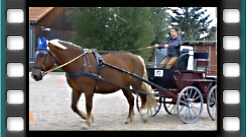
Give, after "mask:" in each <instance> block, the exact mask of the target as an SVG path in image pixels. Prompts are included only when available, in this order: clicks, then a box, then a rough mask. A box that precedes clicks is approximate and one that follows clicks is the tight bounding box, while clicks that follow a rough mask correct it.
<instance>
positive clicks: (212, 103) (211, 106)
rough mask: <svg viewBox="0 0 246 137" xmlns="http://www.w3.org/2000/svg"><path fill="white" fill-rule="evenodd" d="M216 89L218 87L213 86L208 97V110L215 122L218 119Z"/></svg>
mask: <svg viewBox="0 0 246 137" xmlns="http://www.w3.org/2000/svg"><path fill="white" fill-rule="evenodd" d="M216 89H217V85H215V86H213V87H212V88H211V89H210V90H209V93H208V96H207V110H208V114H209V116H210V118H211V119H212V120H213V121H214V120H215V119H216Z"/></svg>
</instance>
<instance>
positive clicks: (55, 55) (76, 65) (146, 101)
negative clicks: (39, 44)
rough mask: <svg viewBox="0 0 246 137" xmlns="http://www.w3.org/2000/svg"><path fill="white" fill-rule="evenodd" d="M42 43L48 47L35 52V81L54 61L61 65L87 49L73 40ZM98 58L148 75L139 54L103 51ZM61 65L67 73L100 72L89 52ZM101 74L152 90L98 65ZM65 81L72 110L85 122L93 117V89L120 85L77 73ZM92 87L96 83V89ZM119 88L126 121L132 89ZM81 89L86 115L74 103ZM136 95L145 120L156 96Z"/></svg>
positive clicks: (105, 89) (113, 88)
mask: <svg viewBox="0 0 246 137" xmlns="http://www.w3.org/2000/svg"><path fill="white" fill-rule="evenodd" d="M43 43H45V44H46V43H47V45H48V47H47V46H46V47H47V49H45V50H47V52H40V53H38V54H36V58H35V64H34V68H33V70H32V74H31V75H32V77H33V78H34V79H35V80H36V81H39V80H41V79H42V77H43V72H44V71H47V70H49V69H51V68H52V67H53V66H54V64H57V65H62V64H64V63H66V62H69V61H71V60H73V59H74V58H75V57H77V56H79V55H81V54H83V53H84V52H86V51H85V50H83V49H82V48H81V47H79V46H77V45H75V44H73V43H69V42H66V41H62V40H58V39H55V40H51V41H46V40H45V41H43ZM42 50H44V49H42ZM101 58H102V59H103V61H105V62H106V63H108V64H111V65H113V66H116V67H118V68H121V69H124V70H126V71H128V72H130V73H134V74H136V75H138V76H142V77H144V78H146V79H147V75H146V68H145V64H144V61H143V59H142V58H141V57H140V56H136V55H133V54H131V53H118V54H108V55H102V56H101ZM62 69H63V70H64V71H65V72H66V73H67V74H71V73H76V72H79V71H81V70H83V71H85V72H90V73H94V74H99V72H98V69H97V60H96V57H95V55H94V54H93V53H92V52H90V53H87V54H86V55H85V56H82V57H81V58H79V59H77V60H75V61H73V62H71V63H69V64H67V65H66V66H64V67H62ZM100 75H101V77H102V78H104V79H106V80H108V81H111V82H113V83H115V84H117V85H120V86H124V87H128V88H130V86H132V88H133V89H136V90H141V91H144V92H150V91H152V88H151V87H150V86H149V85H147V84H146V83H144V82H142V81H140V80H138V79H136V78H134V77H132V76H130V75H128V74H125V73H122V72H120V71H117V70H115V69H112V68H110V67H107V66H104V67H102V68H101V71H100ZM67 83H68V84H69V86H70V87H71V88H72V105H71V107H72V110H73V111H74V112H75V113H77V114H78V115H79V116H80V117H81V118H82V119H86V122H87V124H88V126H90V125H91V123H92V121H93V117H92V113H91V110H92V104H93V102H92V101H93V95H94V93H100V94H107V93H112V92H115V91H119V87H117V86H115V85H111V84H109V83H105V82H103V81H100V80H97V79H94V78H92V77H87V76H78V77H75V78H70V77H67ZM95 87H97V90H96V91H95ZM122 91H123V93H124V95H125V97H126V98H127V100H128V103H129V115H128V117H127V121H126V123H128V122H131V121H132V119H133V115H134V111H133V108H134V96H133V95H132V92H131V91H130V90H127V89H122ZM82 93H84V94H85V97H86V110H87V115H85V114H84V113H83V112H81V111H80V110H78V108H77V103H78V100H79V98H80V96H81V94H82ZM139 95H140V97H141V100H142V104H143V105H142V106H141V111H140V114H141V117H142V120H143V121H144V122H147V110H148V109H150V108H151V107H155V106H156V100H155V99H154V96H153V95H150V94H139ZM112 103H113V102H112Z"/></svg>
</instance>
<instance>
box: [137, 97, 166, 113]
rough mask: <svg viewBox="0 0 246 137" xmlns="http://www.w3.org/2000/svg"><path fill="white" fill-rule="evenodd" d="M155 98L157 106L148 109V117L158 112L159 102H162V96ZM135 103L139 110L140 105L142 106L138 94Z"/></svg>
mask: <svg viewBox="0 0 246 137" xmlns="http://www.w3.org/2000/svg"><path fill="white" fill-rule="evenodd" d="M155 98H156V101H157V107H156V108H152V109H150V110H148V112H147V114H148V116H150V117H154V116H155V115H157V114H158V112H159V111H160V109H161V103H162V102H163V97H159V96H156V97H155ZM136 104H137V109H138V111H139V112H140V110H141V106H142V101H141V98H140V96H139V95H138V94H137V99H136Z"/></svg>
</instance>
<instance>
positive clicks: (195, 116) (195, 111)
mask: <svg viewBox="0 0 246 137" xmlns="http://www.w3.org/2000/svg"><path fill="white" fill-rule="evenodd" d="M191 110H192V111H193V112H194V114H195V117H196V116H197V114H196V111H195V110H193V108H191Z"/></svg>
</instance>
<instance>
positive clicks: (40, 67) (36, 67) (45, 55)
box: [33, 49, 55, 71]
mask: <svg viewBox="0 0 246 137" xmlns="http://www.w3.org/2000/svg"><path fill="white" fill-rule="evenodd" d="M38 50H39V49H38ZM45 50H47V49H45ZM47 51H48V54H47V53H45V54H44V61H43V63H42V65H41V66H35V65H34V66H33V68H35V69H39V70H41V71H46V70H45V69H44V67H45V64H46V58H47V56H48V55H50V56H51V57H52V58H53V59H54V60H55V58H54V56H53V55H52V54H51V53H50V52H49V50H47ZM37 57H38V56H37Z"/></svg>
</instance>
